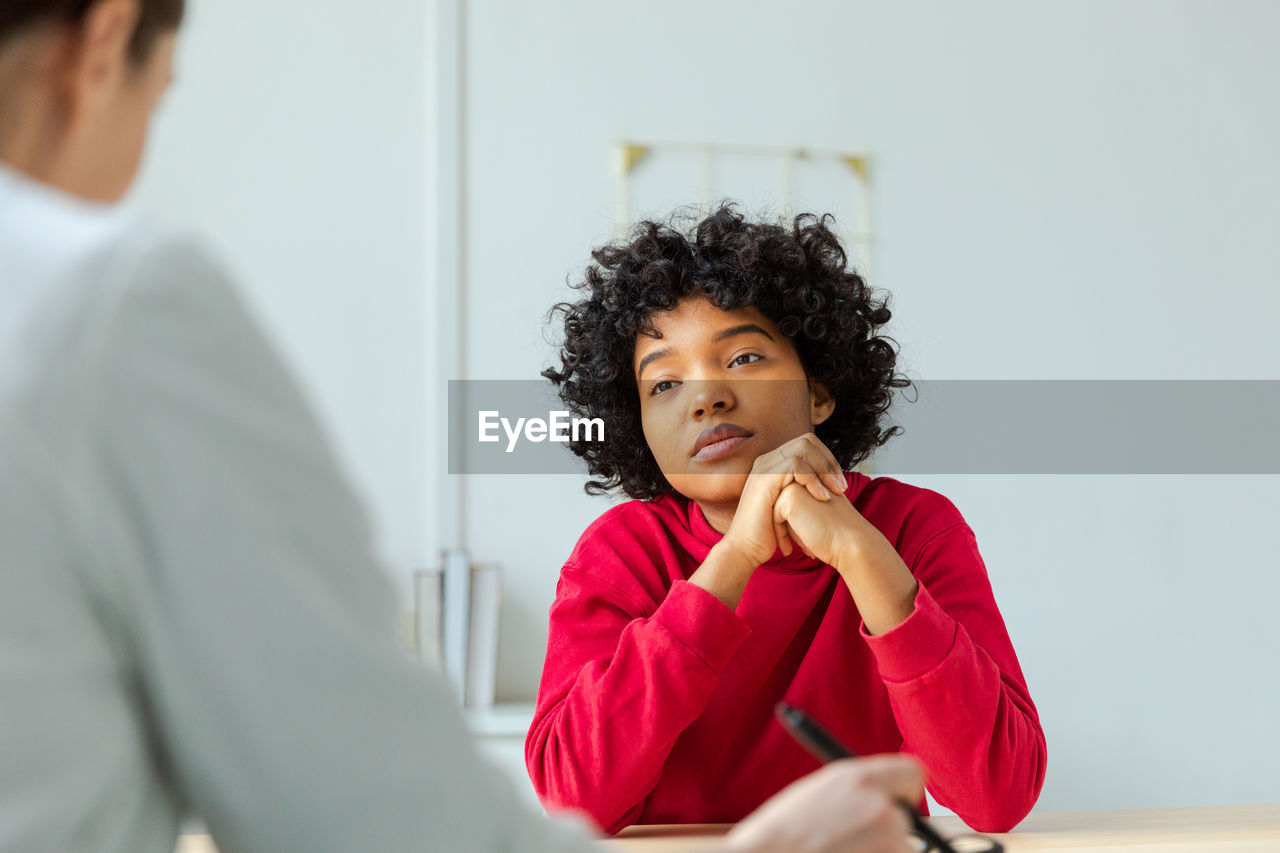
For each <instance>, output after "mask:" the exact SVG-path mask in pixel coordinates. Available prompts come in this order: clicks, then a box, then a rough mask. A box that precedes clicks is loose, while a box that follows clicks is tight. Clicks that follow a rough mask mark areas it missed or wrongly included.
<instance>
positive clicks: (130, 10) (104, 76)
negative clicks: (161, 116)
mask: <svg viewBox="0 0 1280 853" xmlns="http://www.w3.org/2000/svg"><path fill="white" fill-rule="evenodd" d="M184 7H185V0H0V162H3V163H4V164H5V165H6V166H8V167H10V168H12V169H16V170H17V171H19V172H23V173H26V174H27V175H28V176H29V177H31V178H34V179H35V180H37V181H40V182H43V183H45V184H49V185H51V186H54V187H57V188H58V189H61V190H64V191H66V192H68V193H71V194H74V195H78V196H81V197H84V198H87V199H93V200H99V201H115V200H116V199H118V198H119V197H120V196H122V195H123V194H124V193H125V191H126V190H127V189H128V188H129V186H130V184H131V183H132V181H133V178H134V176H135V175H136V174H137V168H138V163H139V161H140V159H141V157H142V151H143V149H144V147H145V143H146V139H147V135H148V130H149V125H150V118H151V114H152V112H153V110H154V108H155V105H156V103H157V102H158V100H159V98H160V96H161V95H162V94H163V93H164V91H165V90H166V88H167V87H168V83H169V80H170V77H171V70H172V58H173V42H174V40H175V37H176V33H177V29H178V27H179V26H180V25H181V23H182V18H183V13H184V11H185V8H184Z"/></svg>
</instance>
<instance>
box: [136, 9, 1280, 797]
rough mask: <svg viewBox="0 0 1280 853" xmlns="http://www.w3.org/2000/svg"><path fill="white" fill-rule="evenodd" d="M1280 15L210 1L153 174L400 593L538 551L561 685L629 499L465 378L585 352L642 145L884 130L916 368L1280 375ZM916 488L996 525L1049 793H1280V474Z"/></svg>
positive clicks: (534, 601) (510, 669)
mask: <svg viewBox="0 0 1280 853" xmlns="http://www.w3.org/2000/svg"><path fill="white" fill-rule="evenodd" d="M375 8H376V11H375ZM1277 32H1280V6H1278V5H1276V4H1274V3H1270V2H1265V1H1264V0H1258V1H1257V2H1244V0H1234V1H1233V2H1230V3H1210V2H1191V0H1161V2H1155V0H1149V2H1138V0H1110V2H1102V0H1088V2H1072V3H1066V2H1059V3H1050V2H1037V3H1025V2H1021V3H1019V2H995V0H971V2H967V3H963V4H953V3H943V2H889V1H888V0H875V2H836V0H813V2H809V3H805V4H802V5H795V4H782V3H744V2H741V0H739V2H727V0H726V1H725V2H705V0H704V2H687V1H686V2H676V0H650V2H647V3H623V2H613V0H610V2H600V0H597V1H596V2H585V0H581V2H579V0H575V2H559V3H555V4H534V3H517V2H513V0H506V2H499V0H470V2H463V0H441V2H440V5H439V6H437V5H435V4H427V3H422V2H410V0H382V2H380V3H378V4H376V7H371V6H353V5H351V4H338V3H328V2H311V3H302V2H298V0H279V2H274V3H269V4H261V3H251V2H248V0H218V2H216V3H215V2H203V0H196V2H195V8H194V10H193V14H192V16H191V21H190V26H189V27H187V35H186V37H185V39H184V45H183V56H182V60H181V68H180V82H179V85H178V86H177V88H176V90H175V92H174V93H173V96H172V101H171V102H170V103H169V104H168V105H167V106H166V107H165V112H164V115H163V116H162V119H161V121H160V123H159V126H158V134H157V136H156V138H155V145H154V150H153V152H152V155H153V156H152V158H151V162H150V165H149V167H148V170H147V173H146V176H145V180H144V182H143V186H142V188H141V190H140V192H139V194H138V197H139V201H140V202H141V203H142V205H143V206H144V207H147V208H149V209H153V210H161V211H163V212H165V214H166V215H168V216H169V217H170V218H174V219H177V220H179V221H182V222H186V223H189V224H191V225H192V226H193V227H196V228H198V229H200V230H201V231H203V232H204V233H206V234H207V235H208V236H209V237H210V239H212V240H213V242H214V243H215V245H216V246H218V247H219V248H220V249H221V250H222V253H223V254H224V256H225V257H226V258H227V260H228V263H229V264H230V266H231V267H232V268H233V269H234V270H235V271H236V272H237V273H238V274H239V276H240V278H241V280H242V281H243V283H244V287H245V289H246V291H247V292H248V293H249V294H250V297H251V299H252V300H253V302H254V304H255V305H256V306H257V307H258V309H259V311H260V313H261V315H262V316H263V318H264V320H265V321H266V322H267V324H268V325H269V327H270V328H271V329H272V331H273V332H274V333H275V334H276V335H277V336H278V338H279V340H280V341H281V343H282V346H283V348H284V350H285V352H286V355H287V357H288V358H289V359H290V361H291V362H292V363H293V364H294V366H295V367H296V368H297V370H298V371H299V373H300V375H301V377H302V378H303V381H304V383H305V384H306V386H307V387H308V389H309V391H310V392H311V393H312V395H313V397H314V399H315V400H316V402H317V404H318V406H319V407H320V409H321V411H322V412H323V414H324V416H325V417H326V419H327V421H328V423H329V426H330V429H331V431H332V433H333V435H334V437H335V439H336V441H337V443H338V445H339V447H340V449H341V451H342V453H343V455H344V457H345V460H346V462H347V464H348V466H349V468H350V469H351V472H352V474H353V475H354V476H355V478H356V479H357V482H358V483H359V485H360V488H361V489H362V491H363V492H364V493H365V495H366V496H367V498H368V500H369V502H370V506H371V508H372V510H373V512H374V515H375V517H376V520H377V522H378V524H379V529H380V543H381V548H382V551H383V556H384V558H385V560H386V562H387V565H388V567H389V569H390V571H391V572H392V574H393V576H394V577H396V578H397V579H398V580H399V581H400V583H401V586H402V588H403V587H404V586H405V579H406V578H407V577H408V574H409V572H410V571H411V569H412V568H413V567H414V566H418V565H423V564H425V563H428V562H431V561H433V555H434V554H435V553H436V552H437V550H438V549H439V548H440V547H442V546H444V545H454V544H462V545H466V546H468V547H470V548H471V549H472V551H473V553H474V555H475V556H476V557H477V558H478V559H482V560H498V561H500V562H501V563H502V564H503V565H504V566H505V568H506V572H507V599H506V605H507V610H506V613H505V614H504V622H503V631H504V634H503V642H502V659H501V666H500V691H501V693H502V694H503V695H505V696H506V697H507V698H514V699H528V698H531V697H532V695H533V693H534V691H535V690H536V685H537V678H538V672H539V668H540V665H541V657H542V651H543V643H544V641H545V619H546V610H547V607H548V605H549V604H550V601H551V599H552V596H553V593H554V586H555V580H556V577H557V573H558V570H559V567H560V565H561V563H562V561H563V559H564V558H565V556H566V555H567V553H568V552H569V550H570V548H571V547H572V545H573V542H574V541H575V539H576V538H577V536H578V535H579V533H580V532H581V531H582V529H583V528H584V527H585V526H586V525H587V523H589V522H590V521H591V520H592V519H593V518H594V517H595V516H596V515H598V514H599V513H600V512H602V511H603V510H604V509H605V507H606V506H607V503H606V502H605V501H603V500H600V499H595V500H592V499H588V498H586V497H585V496H583V495H582V493H581V484H580V482H579V481H577V480H575V479H574V478H571V477H560V478H527V477H525V478H521V477H509V478H500V477H475V478H471V479H470V481H469V482H467V483H465V484H463V483H461V482H460V480H459V478H453V479H452V480H450V479H448V478H445V477H444V476H443V475H442V474H441V473H440V466H441V464H442V460H443V438H442V436H441V435H440V434H439V425H440V424H441V423H442V421H443V412H442V411H440V410H439V404H438V398H437V396H436V395H437V393H438V389H439V386H438V383H439V382H440V381H441V380H443V379H447V378H464V377H467V378H477V379H511V378H534V377H536V376H537V374H538V371H539V369H540V368H541V367H543V366H544V365H545V364H546V363H547V360H548V358H549V355H550V352H551V348H550V346H549V345H548V344H547V343H546V342H545V340H544V335H545V334H546V329H545V328H544V326H543V323H542V316H543V314H544V312H545V311H546V309H547V307H548V306H549V305H550V304H551V303H552V302H553V301H555V300H557V299H560V298H564V297H565V296H566V295H568V291H567V289H566V287H565V284H564V282H565V279H566V276H568V277H570V278H572V277H573V276H575V275H577V273H578V272H579V271H580V270H581V267H582V266H583V264H584V262H585V261H586V259H587V256H588V251H589V249H590V248H591V247H592V246H594V245H596V244H598V243H599V242H601V241H602V240H605V239H608V238H609V237H610V235H611V231H612V222H613V203H614V180H613V174H612V171H611V160H610V150H611V146H612V144H613V143H614V142H615V141H617V140H618V139H620V138H628V137H638V138H659V139H681V140H690V141H699V140H713V141H725V142H739V143H758V144H766V145H779V144H796V145H806V146H821V147H828V148H839V149H850V148H852V149H866V150H867V151H868V152H870V154H871V157H872V170H873V173H872V176H873V181H874V189H873V204H874V210H873V222H874V228H875V237H876V246H875V250H874V255H873V257H874V263H875V267H874V278H873V282H872V283H873V284H875V285H877V286H880V287H883V288H886V289H888V290H890V291H891V292H892V293H893V294H894V302H893V306H894V309H895V319H894V322H893V326H892V329H891V331H892V333H893V334H894V336H895V337H896V338H897V339H898V340H899V341H900V342H901V343H902V345H903V360H902V366H903V367H904V368H905V369H906V370H907V371H908V372H909V373H910V374H911V375H913V376H917V377H927V378H930V379H999V378H1018V379H1036V378H1046V379H1047V378H1059V379H1065V378H1070V379H1101V378H1113V379H1206V378H1235V379H1247V378H1253V379H1264V378H1265V379H1280V376H1278V375H1277V374H1278V373H1280V344H1277V342H1276V336H1275V334H1274V332H1273V326H1274V322H1275V317H1276V316H1277V314H1278V313H1280V289H1278V288H1277V286H1276V285H1277V270H1278V269H1280V240H1277V239H1276V236H1275V235H1276V234H1277V233H1280V205H1278V204H1277V201H1276V199H1277V197H1278V195H1280V165H1277V160H1276V157H1275V152H1276V151H1277V150H1280V111H1277V110H1276V108H1275V101H1276V93H1277V91H1278V90H1280V53H1277V52H1276V50H1275V34H1276V33H1277ZM459 34H461V35H460V36H459ZM691 195H692V192H691ZM690 200H694V199H692V198H691V199H690ZM459 276H461V283H462V286H463V291H462V292H463V293H464V296H463V299H462V302H461V304H455V303H454V301H453V300H452V297H451V294H453V293H454V292H455V288H456V287H457V285H458V283H459ZM1240 426H1241V425H1239V424H1234V423H1231V422H1230V421H1229V420H1224V422H1223V424H1222V429H1221V431H1220V433H1218V434H1215V435H1206V436H1205V437H1204V440H1205V442H1219V441H1230V440H1231V433H1232V430H1234V429H1238V428H1240ZM1187 451H1188V453H1195V448H1188V449H1187ZM910 481H911V482H914V483H917V484H919V485H925V486H929V487H931V488H936V489H937V490H939V491H941V492H943V493H944V494H946V495H948V496H949V497H951V498H952V499H953V500H954V501H955V502H956V504H957V505H958V506H959V507H960V509H961V511H962V512H963V513H965V515H966V517H967V518H968V519H969V521H970V523H971V524H972V526H973V528H974V529H975V531H976V532H977V535H978V541H979V544H980V546H981V547H982V550H983V554H984V555H985V557H986V560H987V563H988V568H989V570H990V573H991V576H992V580H993V583H994V585H995V589H996V593H997V598H998V600H999V603H1000V605H1001V608H1002V610H1003V612H1004V615H1005V618H1006V620H1007V622H1008V625H1009V630H1010V633H1011V635H1012V637H1013V640H1014V644H1015V646H1016V648H1017V649H1018V652H1019V655H1020V658H1021V661H1022V664H1023V668H1024V670H1025V671H1026V674H1027V680H1028V682H1029V684H1030V688H1031V691H1032V695H1033V698H1034V699H1035V700H1036V701H1037V703H1038V705H1039V707H1040V710H1041V714H1042V717H1043V722H1044V726H1045V729H1046V733H1047V737H1048V743H1049V774H1048V780H1047V782H1046V786H1045V790H1044V794H1043V796H1042V797H1041V800H1040V803H1039V806H1038V808H1039V809H1046V810H1057V809H1071V808H1122V807H1138V806H1177V805H1193V804H1201V805H1210V804H1222V803H1249V802H1262V801H1277V800H1280V776H1277V774H1275V773H1274V771H1273V770H1271V769H1270V764H1271V762H1272V759H1274V758H1275V757H1276V756H1277V755H1280V734H1278V733H1277V732H1278V731H1280V727H1277V726H1276V725H1275V719H1276V718H1277V717H1280V666H1277V658H1278V657H1280V640H1277V633H1276V629H1275V627H1274V623H1275V620H1274V618H1273V613H1274V611H1275V607H1276V604H1275V603H1276V601H1277V598H1278V597H1280V580H1277V564H1278V562H1280V561H1278V560H1277V557H1276V547H1275V545H1274V541H1275V534H1274V531H1275V529H1276V522H1275V516H1276V513H1277V510H1278V509H1280V500H1278V498H1280V482H1278V481H1277V478H1275V477H1175V476H1168V477H1142V478H1138V477H1084V476H1080V477H986V478H984V477H930V478H923V477H915V478H911V480H910Z"/></svg>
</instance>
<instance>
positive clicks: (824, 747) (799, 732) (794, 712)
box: [774, 702, 956, 853]
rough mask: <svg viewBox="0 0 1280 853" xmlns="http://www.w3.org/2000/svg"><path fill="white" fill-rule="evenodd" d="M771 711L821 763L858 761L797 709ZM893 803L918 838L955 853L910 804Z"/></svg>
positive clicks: (785, 706) (783, 706) (782, 706)
mask: <svg viewBox="0 0 1280 853" xmlns="http://www.w3.org/2000/svg"><path fill="white" fill-rule="evenodd" d="M774 711H775V712H776V713H777V715H778V719H779V720H781V721H782V726H783V728H785V729H786V730H787V732H788V733H789V734H790V735H791V736H792V737H793V738H795V739H796V740H797V741H799V742H800V744H801V746H803V747H804V748H805V749H807V750H809V751H810V752H812V753H813V755H814V757H815V758H817V759H818V760H819V761H821V762H822V763H823V764H826V763H828V762H831V761H838V760H839V759H841V758H857V756H856V755H854V754H853V753H852V752H851V751H850V750H849V748H848V747H847V746H845V745H844V744H842V743H841V742H840V741H838V740H836V739H835V738H834V737H833V736H832V735H831V733H830V732H828V731H827V730H826V729H824V728H823V727H822V726H820V725H818V724H817V723H816V722H815V721H814V720H813V718H812V717H810V716H809V715H808V714H806V713H805V712H804V711H801V710H800V709H799V708H793V707H791V706H790V705H788V704H787V703H786V702H779V703H778V704H777V706H775V708H774ZM894 802H896V803H897V804H898V805H899V806H901V807H902V809H903V811H905V812H906V813H907V817H908V818H910V819H911V828H912V829H913V830H915V832H916V834H917V835H919V836H920V837H921V838H923V839H924V840H925V841H927V842H929V844H931V845H933V846H934V847H936V848H937V849H938V850H940V851H942V853H956V851H955V848H953V847H952V846H951V844H950V843H949V842H948V841H947V840H946V839H945V838H943V837H942V836H941V835H939V834H938V833H937V831H936V830H934V828H933V827H932V826H930V825H929V824H928V822H926V821H925V819H924V818H922V817H921V816H920V814H919V813H918V812H917V811H916V810H915V809H914V808H913V807H912V806H911V805H910V804H909V803H905V802H903V801H902V800H899V799H896V798H895V800H894Z"/></svg>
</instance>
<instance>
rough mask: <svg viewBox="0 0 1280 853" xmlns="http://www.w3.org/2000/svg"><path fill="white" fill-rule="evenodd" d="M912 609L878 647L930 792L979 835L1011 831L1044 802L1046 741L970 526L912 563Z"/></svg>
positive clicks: (953, 530)
mask: <svg viewBox="0 0 1280 853" xmlns="http://www.w3.org/2000/svg"><path fill="white" fill-rule="evenodd" d="M910 565H911V569H912V571H913V573H914V574H915V576H916V579H917V580H918V581H919V590H918V592H917V593H916V599H915V610H914V612H913V613H912V614H911V615H910V616H909V617H908V618H907V619H906V621H904V622H903V623H902V624H901V625H899V626H897V627H896V628H894V629H892V630H891V631H888V632H886V633H884V634H881V635H878V636H872V635H870V634H869V633H868V632H867V630H866V626H865V625H863V626H861V628H860V630H861V633H862V636H863V638H864V639H865V640H866V641H867V644H868V645H869V646H870V647H871V650H872V652H873V654H874V655H875V658H876V662H877V665H878V667H879V671H880V677H881V678H882V680H883V681H884V684H885V687H886V688H887V690H888V693H889V701H890V703H891V705H892V707H893V713H894V716H895V718H896V719H897V721H898V727H899V729H900V730H901V732H902V735H903V751H904V752H908V753H911V754H912V755H914V756H915V757H917V758H918V759H920V761H921V762H922V763H923V764H924V766H925V770H926V777H927V782H928V788H929V791H930V792H931V793H932V794H933V796H934V798H935V799H937V801H938V802H939V803H940V804H942V805H943V806H946V807H947V808H950V809H951V810H953V811H954V812H955V813H956V814H957V815H959V817H960V818H961V820H963V821H964V822H965V823H966V824H968V825H969V826H970V827H972V828H973V829H975V830H977V831H980V832H1006V831H1008V830H1010V829H1012V828H1013V827H1014V826H1015V825H1016V824H1017V823H1018V822H1019V821H1021V820H1022V819H1023V818H1024V817H1026V815H1027V813H1028V812H1030V811H1031V807H1032V806H1033V805H1034V804H1035V801H1036V798H1037V797H1038V796H1039V795H1040V788H1041V786H1042V785H1043V784H1044V774H1045V760H1046V750H1045V739H1044V732H1043V730H1042V729H1041V727H1040V719H1039V716H1038V714H1037V713H1036V708H1035V705H1034V704H1033V703H1032V701H1031V696H1030V694H1029V692H1028V691H1027V685H1026V682H1025V680H1024V679H1023V676H1022V670H1021V668H1020V667H1019V665H1018V659H1017V656H1016V655H1015V654H1014V650H1013V645H1012V643H1011V642H1010V640H1009V635H1008V632H1007V630H1006V628H1005V625H1004V620H1003V619H1002V618H1001V616H1000V611H999V610H998V609H997V607H996V603H995V598H994V596H993V594H992V591H991V584H990V582H989V580H988V578H987V572H986V567H985V566H984V564H983V561H982V557H981V556H980V555H979V553H978V545H977V541H976V540H975V538H974V535H973V531H972V530H971V529H970V528H969V526H968V524H965V523H964V522H959V523H957V524H954V525H951V526H949V527H947V528H946V529H945V530H943V531H941V532H940V533H938V534H936V535H934V536H932V537H931V538H930V539H928V540H927V541H926V542H925V543H924V544H923V546H922V547H921V548H920V549H919V551H918V554H917V556H915V558H914V559H913V560H911V562H910Z"/></svg>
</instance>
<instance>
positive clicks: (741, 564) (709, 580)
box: [689, 539, 759, 610]
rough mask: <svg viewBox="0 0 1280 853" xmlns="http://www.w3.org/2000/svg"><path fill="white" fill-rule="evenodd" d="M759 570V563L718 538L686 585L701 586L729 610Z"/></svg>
mask: <svg viewBox="0 0 1280 853" xmlns="http://www.w3.org/2000/svg"><path fill="white" fill-rule="evenodd" d="M758 567H759V563H757V562H756V561H755V560H753V559H751V557H750V556H749V555H747V554H745V553H744V552H742V551H741V550H739V549H738V548H737V547H736V546H735V545H734V544H733V543H732V542H731V541H728V540H725V539H721V540H720V541H719V542H717V543H716V544H715V545H713V546H712V548H711V551H710V552H708V553H707V558H706V559H705V560H703V561H702V565H701V566H699V567H698V569H697V571H695V572H694V573H693V574H692V575H691V576H690V577H689V583H691V584H694V585H695V586H700V587H702V588H703V589H705V590H706V591H707V592H709V593H711V594H712V595H714V596H715V597H716V598H718V599H720V600H721V601H722V602H724V604H725V606H726V607H728V608H729V609H730V610H736V609H737V607H738V602H739V601H740V600H741V599H742V593H743V591H744V590H745V589H746V588H747V581H749V580H750V579H751V575H752V574H754V573H755V570H756V569H757V568H758Z"/></svg>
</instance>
